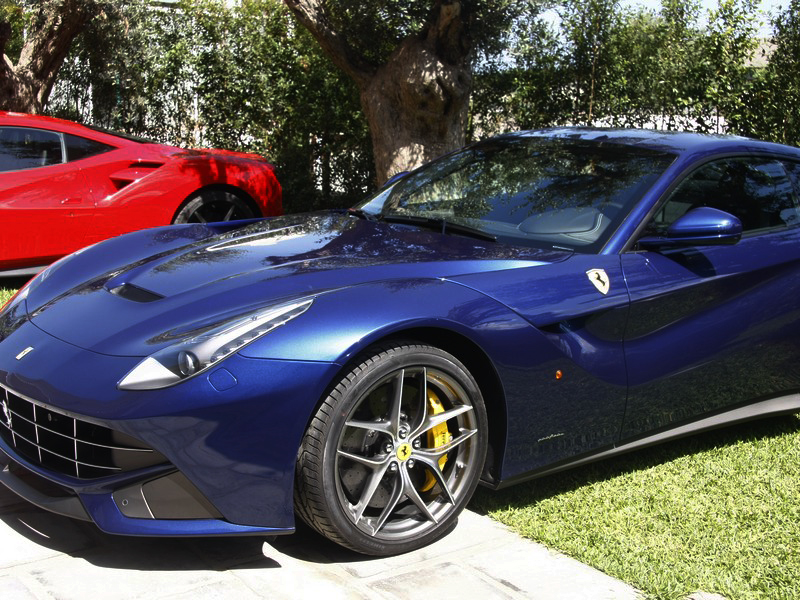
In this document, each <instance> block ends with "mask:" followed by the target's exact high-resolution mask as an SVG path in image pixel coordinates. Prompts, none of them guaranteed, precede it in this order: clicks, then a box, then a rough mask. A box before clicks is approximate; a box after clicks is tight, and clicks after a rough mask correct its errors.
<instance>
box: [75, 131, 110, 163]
mask: <svg viewBox="0 0 800 600" xmlns="http://www.w3.org/2000/svg"><path fill="white" fill-rule="evenodd" d="M64 142H65V143H66V146H67V162H73V161H76V160H80V159H82V158H89V157H90V156H96V155H98V154H103V152H109V151H110V150H113V149H114V147H113V146H109V145H107V144H103V143H101V142H95V141H94V140H88V139H86V138H82V137H79V136H77V135H69V134H65V135H64Z"/></svg>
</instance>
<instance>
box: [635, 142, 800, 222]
mask: <svg viewBox="0 0 800 600" xmlns="http://www.w3.org/2000/svg"><path fill="white" fill-rule="evenodd" d="M798 175H799V176H800V171H799V172H798ZM700 206H710V207H712V208H718V209H719V210H724V211H725V212H729V213H731V214H732V215H734V216H736V217H738V218H739V220H740V221H741V222H742V228H743V230H744V231H745V232H748V231H758V230H761V229H771V228H774V227H786V226H790V225H795V224H797V223H799V222H800V211H798V206H797V203H796V201H795V195H794V190H793V187H792V182H791V180H790V179H789V177H788V176H787V173H786V170H785V169H784V167H783V164H782V163H780V162H779V161H776V160H770V159H758V158H729V159H724V160H718V161H715V162H712V163H709V164H707V165H704V166H703V167H701V168H700V169H698V170H697V171H695V172H694V173H692V174H691V175H689V176H688V177H687V178H686V179H685V180H684V181H683V182H681V183H680V184H679V185H678V187H677V188H675V190H674V191H673V192H672V194H671V195H670V197H669V199H668V200H667V202H666V203H665V204H664V206H662V207H661V209H660V210H659V211H658V213H656V215H655V217H654V218H653V221H652V223H651V226H650V227H649V231H650V232H651V233H654V234H664V233H665V232H666V230H667V228H668V227H669V226H670V225H671V224H672V223H673V222H674V221H675V220H676V219H678V218H679V217H681V216H683V215H684V214H685V213H687V212H688V211H689V210H691V209H693V208H697V207H700Z"/></svg>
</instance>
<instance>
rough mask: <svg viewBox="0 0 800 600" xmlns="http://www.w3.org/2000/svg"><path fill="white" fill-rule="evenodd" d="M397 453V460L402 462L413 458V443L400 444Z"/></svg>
mask: <svg viewBox="0 0 800 600" xmlns="http://www.w3.org/2000/svg"><path fill="white" fill-rule="evenodd" d="M395 454H396V455H397V460H399V461H400V462H406V461H407V460H408V459H409V458H411V444H400V445H399V446H398V447H397V451H396V452H395Z"/></svg>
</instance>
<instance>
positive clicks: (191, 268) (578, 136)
mask: <svg viewBox="0 0 800 600" xmlns="http://www.w3.org/2000/svg"><path fill="white" fill-rule="evenodd" d="M504 153H510V154H508V156H509V160H506V161H505V162H504V163H503V162H501V161H499V159H498V160H495V157H498V156H503V155H504ZM548 153H550V154H549V155H551V156H553V157H555V158H554V159H553V160H550V161H549V162H547V161H545V162H541V159H540V158H538V157H540V156H548ZM609 157H611V158H609ZM528 159H530V160H535V161H539V162H536V163H531V166H530V167H528V166H527V164H526V163H525V162H524V160H528ZM475 161H477V162H475ZM481 161H494V162H492V163H491V164H492V165H494V166H495V167H497V168H495V169H490V168H488V167H487V166H485V165H487V164H489V163H484V162H481ZM521 161H522V162H521ZM475 164H477V165H478V167H475V168H473V166H474V165H475ZM464 165H466V166H464ZM481 165H484V166H481ZM497 165H505V167H503V168H504V169H505V170H502V169H500V168H499V167H498V166H497ZM537 165H538V166H537ZM564 165H566V167H565V166H564ZM799 175H800V151H799V150H797V149H794V148H788V147H784V146H778V145H775V144H768V143H763V142H756V141H753V140H748V139H743V138H728V137H708V136H699V135H691V134H678V133H654V132H642V131H627V130H623V131H614V130H581V129H563V130H546V131H541V132H526V133H519V134H512V135H508V136H503V137H501V138H496V139H494V140H489V141H486V142H483V143H480V144H476V145H474V146H472V147H469V148H467V149H466V150H465V151H463V152H461V153H456V154H454V155H451V156H448V157H445V158H443V159H441V160H440V161H438V162H436V163H433V164H432V165H428V166H426V167H423V168H422V169H420V170H418V171H416V172H412V173H411V174H409V175H407V176H405V177H403V178H401V179H399V180H398V181H396V182H394V183H393V184H392V185H391V186H390V187H387V188H386V189H385V190H381V191H379V192H378V193H377V194H376V195H375V196H374V197H373V198H371V199H368V200H367V201H366V202H365V203H364V204H363V205H362V206H361V207H359V208H357V209H352V210H351V211H349V212H328V213H315V214H310V215H298V216H289V217H282V218H278V219H271V220H264V221H259V222H255V223H250V224H247V225H244V226H240V225H237V224H235V223H231V224H213V225H201V224H198V225H183V226H173V227H166V228H158V229H150V230H146V231H141V232H137V233H132V234H130V235H127V236H121V237H118V238H114V239H112V240H109V241H106V242H104V243H102V244H100V245H98V246H96V247H94V248H92V249H89V250H87V251H85V252H82V253H78V254H76V255H73V256H71V257H68V258H66V259H64V260H63V261H62V262H60V263H58V264H56V265H54V266H53V267H51V268H50V269H49V270H48V271H46V272H45V273H43V274H42V275H40V276H39V277H38V278H37V279H36V280H34V282H33V283H32V284H31V285H30V286H29V287H28V288H26V289H25V290H23V292H22V293H21V294H20V295H19V296H18V297H17V298H16V299H14V300H12V301H11V303H10V304H9V305H8V306H7V307H6V308H5V310H4V312H3V313H2V314H0V399H2V400H3V408H4V415H5V416H4V417H2V416H0V449H2V451H3V453H5V455H7V457H8V458H7V461H8V462H9V464H10V467H9V468H8V469H6V470H5V471H4V472H3V473H2V480H3V483H5V484H6V485H7V486H9V487H11V488H12V489H14V490H15V491H17V492H18V493H20V494H21V495H22V496H24V497H26V498H28V499H30V500H32V501H34V502H36V503H37V504H39V505H41V506H45V507H46V508H49V509H50V510H54V511H56V512H61V513H63V514H69V515H72V516H75V517H79V518H84V519H89V520H92V521H94V522H95V523H97V525H98V526H99V527H101V528H102V529H103V530H104V531H107V532H111V533H119V534H131V535H217V534H237V533H268V534H275V533H288V532H291V531H293V529H294V526H295V513H294V508H295V507H297V509H298V510H299V511H300V514H301V515H302V516H303V518H304V519H306V520H307V521H309V522H310V523H311V524H312V525H313V526H315V527H316V528H317V529H319V530H320V531H326V530H327V529H328V528H327V527H326V526H325V525H331V526H332V527H333V529H334V533H333V534H329V533H326V535H331V536H332V539H335V540H336V541H337V542H339V543H343V544H344V545H346V546H349V547H352V548H355V549H357V550H359V551H362V552H371V553H375V554H386V553H391V552H398V551H404V550H408V549H410V548H413V547H417V546H419V545H421V544H423V543H427V542H429V541H431V540H432V539H435V538H436V537H438V536H440V535H442V534H443V533H444V531H445V530H446V528H447V526H448V525H449V524H450V523H452V522H453V520H454V519H455V517H456V516H457V514H458V511H459V510H460V509H461V507H463V505H464V504H465V503H466V501H467V500H468V499H469V495H470V494H471V490H472V488H473V487H474V486H472V484H473V483H474V482H473V481H472V479H473V478H474V479H475V481H477V479H478V478H480V479H481V480H482V482H483V483H484V484H485V485H488V486H492V487H502V486H505V485H508V484H511V483H513V482H516V481H521V480H524V479H528V478H532V477H536V476H541V475H543V474H547V473H551V472H554V471H557V470H561V469H565V468H568V467H570V466H573V465H577V464H582V463H585V462H587V461H591V460H596V459H598V458H602V457H604V456H609V455H613V454H616V453H620V452H624V451H628V450H631V449H635V448H638V447H642V446H645V445H648V444H652V443H656V442H659V441H662V440H664V439H669V438H672V437H676V436H680V435H686V434H689V433H693V432H698V431H703V430H705V429H709V428H712V427H717V426H720V425H724V424H726V423H732V422H738V421H742V420H747V419H752V418H755V417H759V416H763V415H767V414H779V413H785V412H792V411H797V410H800V397H798V395H797V390H798V389H800V371H798V369H797V368H796V364H797V363H798V360H800V344H799V342H800V320H799V319H798V316H800V276H798V265H800V227H798V214H800V212H798V196H800V176H799ZM456 176H458V177H461V179H457V180H456V179H453V178H454V177H456ZM532 180H536V182H537V183H536V185H530V184H529V182H530V181H532ZM496 181H499V182H501V184H502V185H497V186H495V185H494V182H496ZM456 183H458V185H456ZM409 190H410V191H409ZM431 190H433V191H435V192H436V193H435V194H428V192H429V191H431ZM447 190H450V191H449V192H448V191H447ZM452 190H456V191H455V192H453V191H452ZM587 190H588V191H587ZM451 192H452V198H453V201H452V202H450V203H449V204H447V205H446V206H445V205H444V204H443V202H444V201H443V200H442V198H445V197H446V196H447V195H448V194H451ZM415 194H416V195H415ZM426 194H427V195H426ZM520 198H521V200H520ZM536 203H538V204H536ZM533 204H536V206H538V207H539V208H537V209H536V210H535V211H534V210H533V209H531V210H529V211H528V212H525V213H524V214H523V215H521V216H519V215H517V216H516V217H514V218H515V219H516V221H517V222H518V224H517V225H515V226H513V227H512V226H511V224H510V223H511V222H510V221H503V219H507V218H510V217H508V215H509V214H510V215H512V216H513V215H515V214H517V213H519V211H520V208H519V207H520V206H529V205H533ZM476 207H477V208H476ZM498 207H500V208H498ZM509 207H510V208H509ZM726 209H727V210H726ZM425 211H427V212H425ZM423 214H426V215H428V216H427V217H426V218H423V217H422V216H421V215H423ZM459 215H461V216H459ZM464 215H467V216H464ZM490 216H491V217H492V218H491V219H490V218H489V217H490ZM501 217H502V218H501ZM426 219H427V220H426ZM265 310H266V311H267V312H266V313H265V312H264V311H265ZM270 311H271V312H270ZM240 315H244V316H245V319H252V321H253V323H255V322H256V321H258V322H259V323H266V326H265V328H264V329H263V330H259V331H257V332H256V333H255V335H254V336H253V338H252V339H250V340H249V341H242V342H241V343H240V342H231V341H230V340H232V339H233V338H234V337H235V336H236V335H238V331H239V329H236V328H238V327H240V323H241V322H240V321H236V320H235V319H237V318H238V317H239V316H240ZM251 315H252V316H251ZM276 315H277V316H276ZM219 323H223V324H224V327H222V329H220V327H218V325H219ZM232 323H234V325H231V324H232ZM248 327H250V326H248ZM223 329H224V330H225V331H227V332H231V331H233V330H234V329H236V333H235V334H230V335H228V334H227V333H226V334H225V335H227V337H226V338H225V340H222V341H220V342H219V343H218V344H217V343H216V342H215V341H216V340H220V339H221V336H222V337H224V336H223V334H222V333H220V332H221V331H222V330H223ZM211 343H214V344H215V345H214V348H211V349H203V346H204V344H206V345H207V344H211ZM226 344H228V345H227V346H225V345H226ZM223 346H224V347H223ZM187 350H188V352H187ZM213 352H219V354H218V355H214V356H211V354H212V353H213ZM204 356H211V358H203V357H204ZM198 357H199V358H198ZM170 361H174V362H172V363H171V362H170ZM165 365H166V366H167V367H168V368H164V366H165ZM176 365H178V366H176ZM381 369H383V370H381ZM187 373H188V374H187ZM413 382H417V383H413ZM359 386H360V387H359ZM415 386H416V387H415ZM384 388H385V391H384ZM426 389H427V392H428V395H427V397H426V396H425V393H426ZM392 390H394V391H392ZM420 390H421V391H420ZM378 392H380V394H384V395H385V398H384V396H382V395H380V394H378ZM407 392H408V394H409V395H411V396H413V395H414V394H419V395H420V398H419V400H416V399H414V398H411V399H409V398H407V397H406V393H407ZM412 392H413V393H412ZM431 394H433V396H437V395H438V399H437V398H431ZM379 396H380V397H379ZM450 396H451V397H450ZM446 397H449V399H447V398H446ZM392 398H394V400H393V399H392ZM439 400H441V401H442V402H441V404H443V405H444V408H441V407H438V404H437V403H439ZM381 402H384V403H385V406H384V405H380V406H376V405H377V404H380V403H381ZM409 406H410V407H412V409H414V407H416V408H415V409H414V410H418V412H420V413H421V416H414V414H406V413H408V412H409ZM338 407H341V411H340V414H339V413H337V412H336V410H333V411H331V410H329V408H333V409H337V408H338ZM484 408H485V411H484ZM484 413H485V414H484ZM365 414H366V415H367V416H363V415H365ZM440 415H443V416H440ZM437 419H438V420H437ZM51 421H55V422H60V421H63V422H64V423H66V425H65V427H66V428H67V430H65V431H62V432H61V433H59V434H52V433H49V431H50V430H51V429H54V428H55V427H54V426H50V425H48V423H49V422H51ZM445 421H446V425H447V427H446V428H444V429H442V427H443V425H442V423H444V422H445ZM31 423H35V424H31ZM419 423H422V425H419ZM409 424H410V426H409ZM26 428H27V429H26ZM70 428H72V429H74V430H75V433H70V431H71V429H70ZM81 429H83V431H81ZM25 431H28V433H27V434H26V433H25ZM37 435H38V436H39V437H36V439H33V438H34V437H35V436H37ZM53 435H54V436H55V438H57V439H54V440H48V439H46V438H47V436H51V437H52V436H53ZM104 436H105V437H104ZM25 438H30V439H27V440H26V439H25ZM352 438H357V439H356V441H355V442H354V441H353V439H352ZM373 438H377V439H378V440H379V441H378V442H372V441H370V440H371V439H373ZM92 439H94V440H106V441H105V442H102V441H98V442H97V444H98V445H99V446H103V444H105V446H121V447H125V448H127V450H124V451H123V450H120V451H112V450H108V452H110V453H111V454H112V455H114V454H115V453H118V454H120V456H119V457H117V456H111V457H110V458H106V457H101V458H102V461H101V462H103V464H104V465H106V466H104V467H102V468H93V467H90V466H89V463H91V462H92V460H89V458H90V456H89V455H88V454H87V455H86V459H85V460H84V459H82V457H81V454H80V452H81V450H80V448H79V446H82V445H84V444H86V443H88V442H89V441H91V440H92ZM37 440H38V441H37ZM59 440H60V441H62V442H63V441H64V440H67V441H68V442H69V443H68V444H67V447H64V448H61V449H58V448H54V447H53V446H58V443H57V442H59ZM76 440H77V441H76ZM112 441H113V443H112ZM73 446H74V448H75V449H74V450H73V449H72V447H73ZM105 446H103V447H105ZM317 446H324V447H325V450H324V452H323V451H322V450H320V449H319V448H318V447H317ZM131 448H138V449H141V450H147V451H149V450H152V451H154V452H152V453H151V455H150V457H149V458H141V457H138V458H133V459H127V458H125V457H123V456H121V455H122V454H125V453H126V452H127V453H128V454H135V453H136V452H137V450H132V449H131ZM298 451H299V453H298ZM56 454H59V455H63V457H61V458H56ZM306 454H310V455H311V458H310V459H309V458H307V457H305V455H306ZM409 456H410V457H411V458H410V459H409ZM95 458H97V457H95ZM309 460H310V461H311V462H310V463H309ZM314 461H316V462H314ZM106 463H108V464H106ZM415 463H416V465H415ZM309 464H311V465H312V466H313V465H317V466H320V469H321V470H320V472H319V473H317V474H314V473H315V471H314V469H312V468H310V467H309V466H308V465H309ZM437 464H438V465H439V466H438V467H437V466H436V465H437ZM420 465H422V469H423V470H422V473H423V474H424V477H423V476H420V475H417V473H419V472H420ZM111 466H113V467H114V468H115V469H117V470H114V471H112V470H110V467H111ZM104 469H109V470H104ZM464 473H466V475H464ZM423 478H424V481H423ZM352 479H354V480H355V483H353V482H352ZM31 482H33V483H31ZM315 486H316V488H315ZM323 488H324V489H323ZM309 489H311V491H312V492H313V491H314V489H317V491H318V492H319V494H329V495H328V496H325V498H326V499H325V500H322V501H317V500H313V501H309V500H308V499H307V497H308V495H309ZM325 490H328V491H325ZM330 490H333V491H330ZM312 495H313V494H312ZM293 498H294V501H293Z"/></svg>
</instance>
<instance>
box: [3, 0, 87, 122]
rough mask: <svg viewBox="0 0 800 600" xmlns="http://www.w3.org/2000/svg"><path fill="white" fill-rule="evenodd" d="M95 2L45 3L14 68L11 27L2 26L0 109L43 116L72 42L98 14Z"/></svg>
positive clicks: (67, 0)
mask: <svg viewBox="0 0 800 600" xmlns="http://www.w3.org/2000/svg"><path fill="white" fill-rule="evenodd" d="M97 8H98V7H97V4H96V2H95V0H63V1H61V2H50V3H43V5H42V7H41V8H40V10H41V11H42V14H41V15H39V18H37V19H35V20H34V23H35V24H34V25H33V26H32V27H31V31H30V32H29V34H28V36H27V39H26V40H25V43H24V45H23V47H22V52H21V53H20V57H19V61H18V62H17V64H16V65H15V64H14V63H13V62H12V61H11V60H10V59H9V58H8V57H7V56H6V55H5V48H6V44H7V43H8V41H9V39H10V38H11V26H10V25H9V24H8V23H7V22H2V23H0V55H2V62H1V64H0V109H2V110H13V111H18V112H28V113H34V114H35V113H40V112H42V110H43V109H44V106H45V105H46V104H47V100H48V98H49V97H50V91H51V90H52V89H53V84H54V83H55V81H56V77H57V76H58V71H59V69H61V65H62V64H64V59H65V58H66V57H67V53H68V52H69V48H70V46H71V45H72V40H74V39H75V37H76V36H77V35H78V34H79V33H80V32H81V31H83V28H84V27H85V26H86V24H87V23H88V22H89V21H90V20H91V19H92V17H93V16H94V15H95V13H96V12H97Z"/></svg>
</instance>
